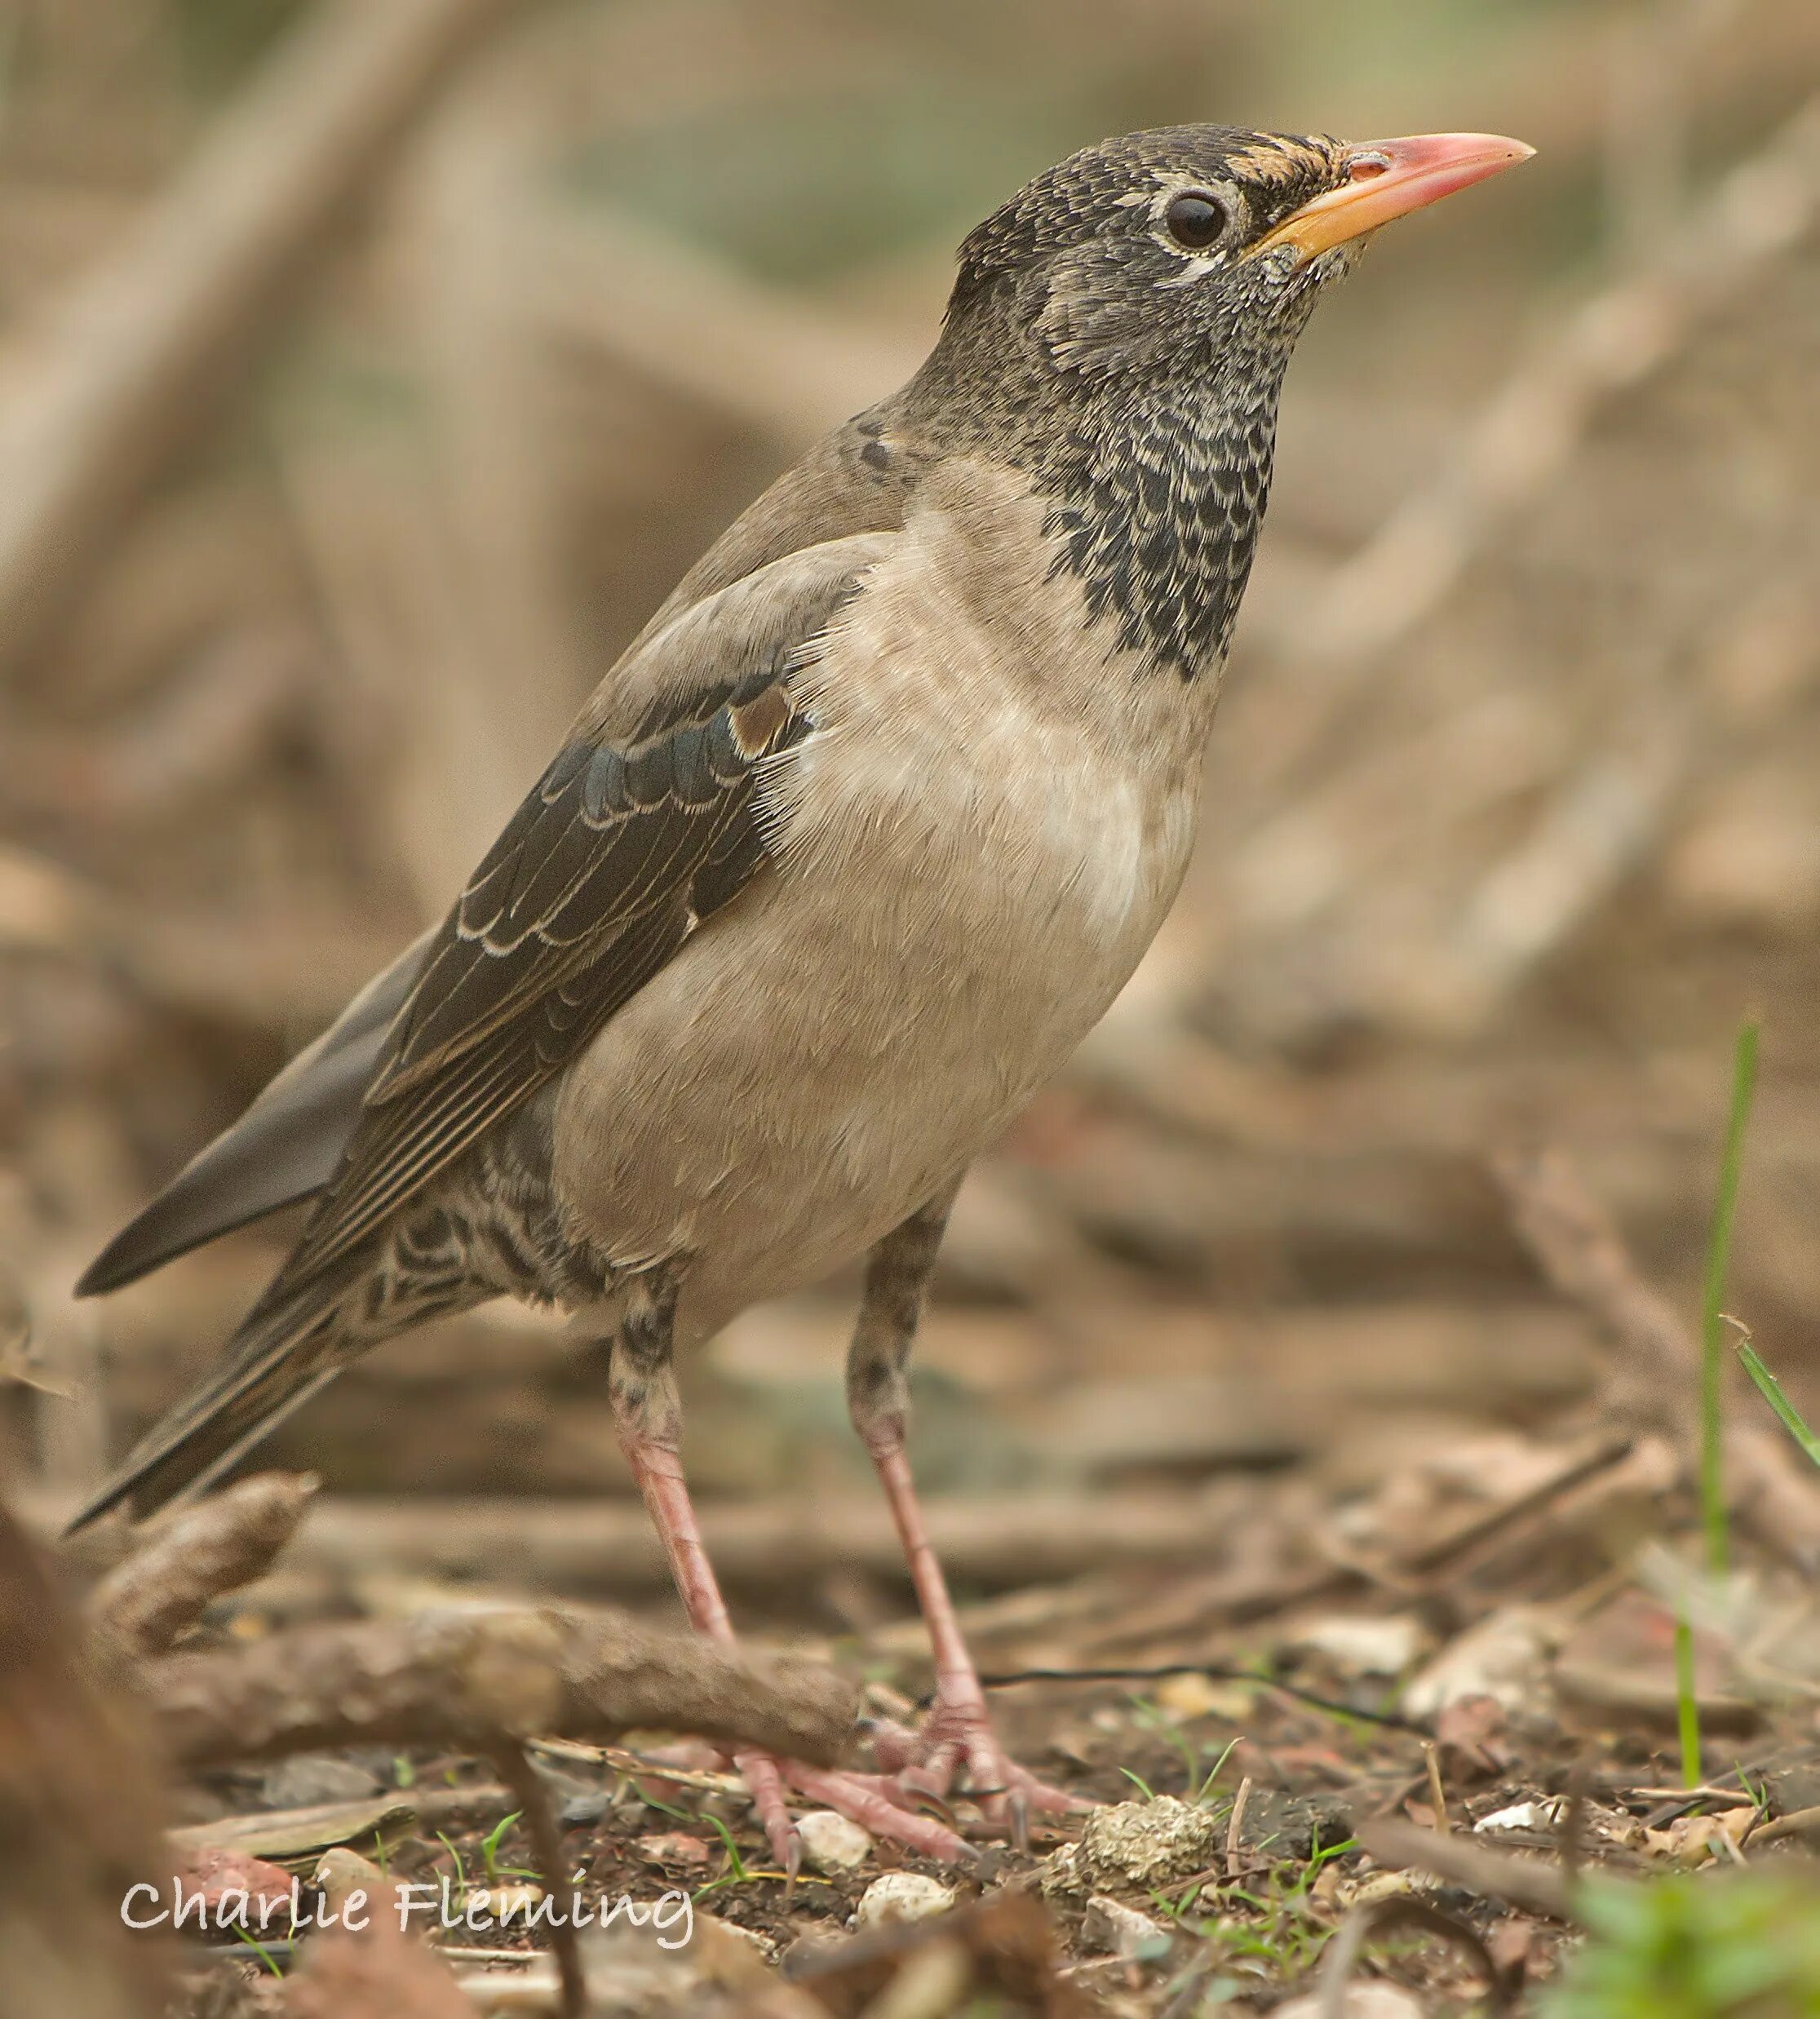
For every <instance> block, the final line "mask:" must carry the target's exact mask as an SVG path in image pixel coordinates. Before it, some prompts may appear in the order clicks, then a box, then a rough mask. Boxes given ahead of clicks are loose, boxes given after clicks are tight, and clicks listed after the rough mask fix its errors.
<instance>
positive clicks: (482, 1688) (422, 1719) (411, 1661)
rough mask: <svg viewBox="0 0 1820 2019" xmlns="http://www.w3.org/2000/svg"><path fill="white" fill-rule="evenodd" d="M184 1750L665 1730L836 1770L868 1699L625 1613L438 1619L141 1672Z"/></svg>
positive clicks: (320, 1634)
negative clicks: (656, 1628) (861, 1701)
mask: <svg viewBox="0 0 1820 2019" xmlns="http://www.w3.org/2000/svg"><path fill="white" fill-rule="evenodd" d="M137 1680H138V1681H139V1685H140V1689H141V1694H143V1696H144V1698H145V1700H146V1702H147V1703H148V1707H149V1709H150V1711H151V1712H152V1715H153V1717H154V1719H155V1720H156V1722H157V1726H158V1729H159V1730H160V1732H161V1733H162V1737H163V1738H164V1741H165V1744H166V1748H167V1750H168V1751H169V1752H170V1756H172V1757H173V1758H174V1759H175V1760H179V1761H180V1762H182V1763H183V1764H185V1765H187V1766H191V1767H196V1766H204V1765H209V1764H215V1763H218V1762H220V1761H223V1760H249V1759H259V1758H263V1757H269V1756H272V1755H275V1754H279V1753H285V1752H303V1751H312V1750H315V1749H317V1748H320V1747H328V1746H336V1745H347V1744H365V1743H372V1742H388V1743H393V1742H405V1741H410V1742H423V1743H430V1744H437V1743H443V1744H452V1745H463V1746H467V1747H472V1748H473V1749H474V1750H476V1751H487V1752H491V1753H494V1754H496V1755H497V1754H498V1753H499V1752H500V1750H501V1748H502V1747H504V1746H506V1745H507V1744H516V1742H518V1741H520V1740H521V1739H524V1738H529V1737H533V1736H535V1735H537V1734H539V1733H549V1734H551V1735H553V1736H558V1737H568V1738H611V1737H617V1736H618V1735H619V1734H620V1733H623V1732H627V1731H630V1730H635V1729H647V1728H649V1729H662V1730H669V1731H680V1732H688V1733H697V1734H699V1735H700V1736H702V1737H703V1738H712V1739H715V1740H718V1741H721V1742H725V1743H728V1744H735V1743H737V1744H740V1745H745V1746H754V1747H762V1748H763V1749H764V1750H765V1751H770V1752H780V1753H786V1754H788V1755H789V1756H791V1757H792V1758H795V1759H800V1760H809V1761H812V1762H813V1763H815V1764H820V1765H827V1764H831V1763H832V1762H834V1761H835V1760H838V1759H839V1756H840V1753H841V1751H842V1748H843V1747H844V1744H845V1742H846V1741H847V1738H848V1734H849V1733H850V1732H851V1731H852V1723H853V1713H854V1707H855V1703H856V1701H857V1698H856V1693H855V1692H854V1691H853V1689H852V1687H851V1686H850V1685H848V1684H847V1683H846V1682H844V1680H842V1679H841V1678H840V1677H839V1676H836V1675H835V1674H834V1673H833V1672H832V1671H830V1670H828V1669H826V1668H823V1667H819V1666H817V1665H816V1664H814V1663H807V1662H799V1661H792V1660H790V1659H787V1658H783V1657H771V1658H766V1657H759V1656H753V1657H751V1658H747V1659H743V1660H742V1659H740V1658H736V1657H734V1656H733V1655H729V1654H724V1653H723V1652H722V1651H721V1650H720V1649H717V1648H714V1647H711V1646H709V1645H707V1644H706V1642H705V1641H703V1640H700V1639H697V1638H696V1637H694V1636H689V1635H683V1634H666V1633H658V1632H653V1631H652V1630H650V1629H649V1628H648V1627H640V1626H639V1625H637V1624H636V1623H635V1622H633V1621H631V1620H630V1619H627V1618H623V1617H622V1616H621V1615H619V1614H609V1613H598V1614H581V1613H558V1612H554V1611H550V1612H538V1611H531V1610H529V1609H526V1610H516V1611H498V1612H467V1613H443V1614H424V1615H422V1616H419V1617H418V1618H414V1619H408V1620H404V1621H401V1622H397V1623H392V1622H361V1623H356V1624H350V1625H344V1626H335V1627H312V1628H306V1629H303V1630H301V1631H299V1632H294V1633H287V1634H277V1635H274V1636H272V1638H271V1639H270V1640H265V1641H262V1642H259V1643H258V1644H257V1645H253V1646H250V1647H245V1648H235V1649H224V1650H221V1651H219V1652H210V1653H208V1654H176V1655H169V1656H166V1657H165V1658H163V1659H162V1660H160V1661H156V1662H151V1663H147V1664H146V1665H145V1666H144V1667H143V1668H142V1669H141V1670H140V1671H139V1674H138V1678H137Z"/></svg>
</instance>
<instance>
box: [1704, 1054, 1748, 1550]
mask: <svg viewBox="0 0 1820 2019" xmlns="http://www.w3.org/2000/svg"><path fill="white" fill-rule="evenodd" d="M1756 1080H1757V1023H1756V1018H1755V1017H1747V1018H1746V1020H1745V1021H1744V1022H1743V1024H1742V1025H1740V1026H1739V1027H1738V1043H1737V1046H1736V1047H1735V1049H1734V1052H1733V1054H1732V1107H1731V1117H1730V1119H1729V1121H1728V1122H1727V1123H1726V1126H1725V1152H1724V1154H1723V1155H1722V1156H1721V1157H1720V1160H1719V1193H1718V1197H1717V1198H1716V1199H1715V1200H1714V1202H1713V1208H1712V1234H1711V1237H1710V1238H1709V1239H1708V1241H1707V1275H1706V1291H1705V1295H1704V1296H1703V1299H1702V1300H1701V1309H1700V1343H1701V1363H1700V1506H1701V1510H1702V1512H1703V1516H1704V1519H1705V1525H1706V1532H1707V1568H1708V1569H1709V1570H1711V1571H1712V1574H1713V1575H1714V1576H1715V1577H1723V1576H1724V1575H1725V1564H1726V1559H1727V1557H1728V1556H1729V1553H1730V1547H1729V1530H1728V1524H1727V1519H1726V1513H1725V1386H1724V1383H1725V1273H1726V1269H1727V1268H1728V1266H1729V1263H1730V1260H1731V1250H1732V1222H1733V1220H1734V1219H1735V1217H1736V1216H1737V1212H1738V1176H1739V1173H1740V1172H1741V1171H1742V1170H1743V1164H1744V1135H1745V1131H1746V1129H1747V1127H1748V1126H1749V1123H1750V1119H1751V1096H1752V1095H1753V1094H1754V1093H1755V1091H1756Z"/></svg>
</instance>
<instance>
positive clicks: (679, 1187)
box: [556, 474, 1204, 1331]
mask: <svg viewBox="0 0 1820 2019" xmlns="http://www.w3.org/2000/svg"><path fill="white" fill-rule="evenodd" d="M1033 515H1034V517H1033ZM908 530H909V533H910V537H908V538H906V539H905V540H904V541H903V542H901V544H900V545H899V546H898V547H897V549H896V551H894V552H893V553H892V556H891V557H890V558H889V559H888V560H884V561H883V562H882V563H881V564H880V565H879V566H878V567H877V568H876V569H874V571H873V572H872V573H871V575H870V578H868V580H867V582H866V586H865V587H864V589H863V590H862V591H861V593H860V594H859V595H858V596H856V597H855V598H854V600H853V601H852V603H851V604H849V605H848V610H847V612H846V613H844V616H843V618H842V620H841V622H840V623H839V626H838V627H837V628H836V630H835V633H834V635H832V636H831V637H830V640H829V641H828V644H827V649H826V652H825V653H824V655H823V657H822V658H821V662H820V664H819V666H817V668H816V670H815V671H814V672H813V675H811V684H810V688H809V693H810V697H811V702H812V707H813V714H814V715H815V719H816V721H817V728H816V730H815V732H814V733H813V734H812V735H811V736H810V737H808V738H807V739H806V740H805V741H804V742H803V743H802V744H801V745H799V746H798V747H797V749H796V750H795V751H793V752H792V753H791V754H790V757H789V759H788V760H787V762H786V763H785V764H782V765H781V766H780V767H779V768H778V771H777V775H776V777H774V778H773V780H772V781H770V785H769V787H768V796H769V808H770V810H769V816H768V817H769V818H770V820H771V821H772V823H773V836H774V841H773V846H774V852H775V853H776V855H777V864H778V866H777V870H776V871H775V872H774V873H772V874H768V875H767V876H765V877H764V879H762V880H761V882H760V883H759V884H758V885H757V886H755V887H754V888H753V889H751V891H750V892H747V893H746V896H745V897H743V898H742V900H741V901H739V902H737V904H735V905H733V906H731V907H729V909H728V911H727V912H725V913H724V914H721V915H720V917H718V918H717V919H715V920H714V921H713V922H712V923H711V924H710V925H708V926H707V927H706V928H705V929H704V930H703V931H702V932H701V933H700V934H699V935H698V936H697V937H696V938H695V939H694V940H693V941H692V942H691V943H690V944H689V945H688V946H686V947H685V948H684V950H683V951H682V953H681V954H680V955H679V957H678V958H677V959H676V960H675V962H673V963H671V966H670V967H668V968H667V969H666V970H665V971H664V972H663V973H662V974H661V975H659V976H658V977H657V978H656V979H655V980H654V981H653V982H652V983H651V984H650V985H649V986H648V987H647V988H646V989H645V990H644V991H643V992H642V993H641V994H640V995H639V996H638V997H637V998H635V1000H634V1001H633V1002H632V1003H629V1004H628V1005H627V1007H626V1008H625V1009H624V1010H622V1012H620V1013H619V1014H618V1016H615V1017H614V1019H613V1021H612V1022H611V1023H610V1024H609V1025H608V1026H607V1028H606V1029H605V1030H604V1032H603V1033H602V1034H601V1035H600V1038H597V1039H596V1042H595V1043H594V1045H593V1046H592V1047H591V1050H590V1051H589V1052H588V1054H587V1056H586V1059H585V1060H584V1061H583V1062H582V1065H580V1066H579V1067H578V1068H577V1069H574V1070H573V1071H572V1072H571V1073H570V1074H569V1076H568V1079H567V1082H566V1083H565V1087H564V1088H563V1090H562V1092H561V1095H560V1098H559V1102H558V1109H557V1131H556V1136H557V1140H556V1151H557V1159H558V1178H559V1183H560V1185H561V1187H562V1189H563V1190H564V1192H565V1195H566V1196H567V1197H568V1198H570V1199H571V1200H573V1201H575V1202H578V1204H579V1206H580V1208H581V1212H582V1217H583V1219H584V1220H585V1222H586V1224H587V1231H588V1232H589V1233H591V1234H592V1235H593V1236H594V1238H596V1239H599V1240H601V1241H603V1242H606V1243H607V1244H609V1246H611V1247H612V1249H613V1251H614V1252H615V1253H617V1254H619V1255H624V1256H626V1257H627V1258H628V1259H633V1260H642V1259H644V1258H647V1257H654V1256H658V1255H668V1254H674V1253H677V1252H688V1253H689V1254H690V1255H693V1257H694V1260H693V1264H692V1267H691V1288H690V1289H689V1290H687V1291H685V1292H684V1322H685V1328H686V1329H687V1330H689V1331H705V1330H708V1329H711V1328H712V1327H713V1326H715V1325H718V1324H719V1323H720V1322H724V1319H725V1318H726V1317H728V1316H730V1315H731V1313H733V1311H734V1310H736V1309H737V1308H740V1307H741V1306H742V1305H743V1304H746V1303H747V1302H750V1301H751V1300H753V1299H755V1298H757V1297H759V1296H764V1295H772V1294H774V1293H775V1292H776V1291H779V1290H782V1289H784V1288H786V1287H789V1286H793V1285H795V1284H796V1283H799V1282H805V1281H808V1280H812V1279H813V1278H814V1277H817V1276H820V1275H822V1274H825V1273H827V1271H828V1270H829V1269H831V1268H834V1267H835V1266H838V1265H839V1264H840V1263H841V1262H842V1261H844V1260H847V1259H848V1257H849V1256H851V1255H853V1254H854V1253H856V1252H857V1251H860V1250H861V1249H863V1248H865V1247H866V1246H869V1245H870V1242H872V1241H874V1240H875V1239H876V1238H878V1237H879V1235H880V1234H881V1233H883V1232H885V1231H886V1230H887V1229H888V1228H890V1227H891V1226H892V1225H894V1224H896V1223H897V1221H898V1220H901V1219H902V1218H903V1217H904V1216H905V1215H906V1214H908V1213H909V1212H910V1211H913V1210H914V1208H915V1207H917V1206H918V1205H919V1204H920V1203H921V1202H923V1199H925V1198H927V1197H928V1195H929V1194H930V1193H932V1191H933V1190H935V1189H937V1186H938V1185H940V1184H941V1182H942V1181H943V1180H945V1178H947V1177H948V1176H950V1175H951V1174H952V1173H953V1172H954V1171H956V1170H958V1169H959V1167H961V1166H962V1165H963V1164H964V1163H966V1162H968V1160H969V1159H970V1158H972V1157H973V1156H974V1155H975V1154H976V1153H977V1152H978V1151H979V1150H980V1149H981V1148H983V1147H984V1146H985V1144H986V1143H988V1142H989V1141H990V1140H991V1139H992V1138H993V1137H994V1136H995V1135H997V1134H998V1133H999V1131H1000V1130H1002V1129H1003V1127H1004V1126H1005V1124H1006V1123H1007V1121H1008V1120H1009V1119H1010V1118H1012V1115H1014V1114H1016V1112H1017V1110H1018V1109H1020V1108H1021V1107H1022V1106H1023V1105H1024V1104H1025V1102H1026V1101H1027V1100H1029V1098H1030V1095H1031V1093H1032V1092H1033V1091H1034V1089H1035V1088H1036V1087H1038V1086H1039V1085H1040V1084H1041V1083H1043V1080H1045V1079H1046V1078H1048V1077H1049V1076H1050V1075H1051V1074H1052V1073H1053V1072H1054V1071H1055V1070H1056V1068H1057V1067H1058V1066H1059V1065H1061V1062H1062V1061H1063V1060H1065V1058H1066V1056H1068V1054H1069V1052H1070V1051H1071V1050H1072V1049H1073V1048H1074V1046H1075V1045H1076V1044H1077V1043H1078V1042H1079V1041H1080V1039H1081V1038H1082V1037H1083V1035H1084V1034H1086V1032H1087V1030H1088V1029H1090V1028H1091V1027H1092V1025H1093V1024H1094V1023H1095V1022H1096V1021H1097V1020H1098V1018H1099V1017H1100V1016H1101V1015H1102V1014H1103V1013H1104V1012H1105V1008H1106V1007H1107V1006H1108V1005H1109V1003H1110V1002H1111V1000H1112V998H1113V997H1114V995H1115V994H1117V992H1118V990H1119V988H1120V987H1122V986H1123V983H1124V981H1126V979H1127V977H1128V976H1129V975H1130V974H1131V970H1132V969H1133V967H1135V966H1136V963H1137V961H1138V959H1140V956H1141V955H1142V954H1143V951H1144V950H1145V947H1146V946H1147V945H1149V941H1150V940H1151V938H1152V936H1154V933H1155V932H1156V929H1157V928H1158V925H1159V924H1160V923H1161V921H1162V916H1163V914H1164V912H1165V911H1166V910H1167V907H1168V905H1169V903H1170V901H1171V899H1172V898H1173V897H1174V895H1175V892H1176V888H1177V887H1178V885H1179V883H1180V879H1181V875H1182V873H1183V870H1184V868H1185V864H1186V861H1187V858H1188V853H1189V847H1190V844H1191V842H1192V838H1193V816H1194V803H1195V783H1196V779H1197V777H1198V768H1199V758H1200V745H1201V741H1202V733H1204V724H1203V725H1199V726H1197V725H1196V724H1193V723H1192V722H1190V721H1186V720H1185V719H1184V717H1185V715H1189V714H1190V713H1192V712H1193V709H1194V708H1195V707H1197V706H1202V705H1204V703H1202V702H1199V701H1198V700H1195V701H1191V700H1190V697H1189V696H1188V695H1187V694H1186V693H1185V691H1184V689H1183V688H1182V687H1181V685H1180V683H1179V682H1176V681H1175V680H1173V679H1170V680H1167V682H1164V681H1161V680H1158V679H1156V677H1155V676H1154V675H1153V676H1150V677H1149V678H1148V679H1145V678H1144V677H1141V676H1139V677H1136V678H1134V675H1133V671H1132V669H1131V667H1130V666H1127V665H1123V664H1118V663H1109V662H1108V661H1107V659H1106V658H1105V644H1104V641H1103V640H1101V639H1100V638H1099V637H1097V636H1090V635H1088V633H1087V629H1086V624H1085V618H1084V613H1083V610H1082V608H1081V605H1080V601H1079V596H1078V591H1076V590H1075V589H1074V586H1073V585H1072V583H1071V582H1067V581H1064V580H1052V579H1047V577H1046V569H1045V556H1044V553H1043V546H1042V542H1041V539H1040V511H1039V510H1038V507H1035V505H1034V503H1033V502H1032V501H1030V500H1029V499H1028V498H1025V497H1023V496H1022V495H1021V494H1018V493H1017V492H1016V490H1015V489H1007V485H1006V483H1005V480H1003V478H1000V477H997V476H991V475H990V474H981V476H979V477H977V478H976V480H972V482H971V483H961V484H959V485H950V489H949V493H948V494H947V495H946V496H945V497H941V498H936V499H935V500H933V501H932V503H931V504H930V505H929V507H928V509H927V511H925V512H924V513H923V516H922V518H921V520H920V521H913V523H912V525H911V527H910V529H908Z"/></svg>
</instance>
